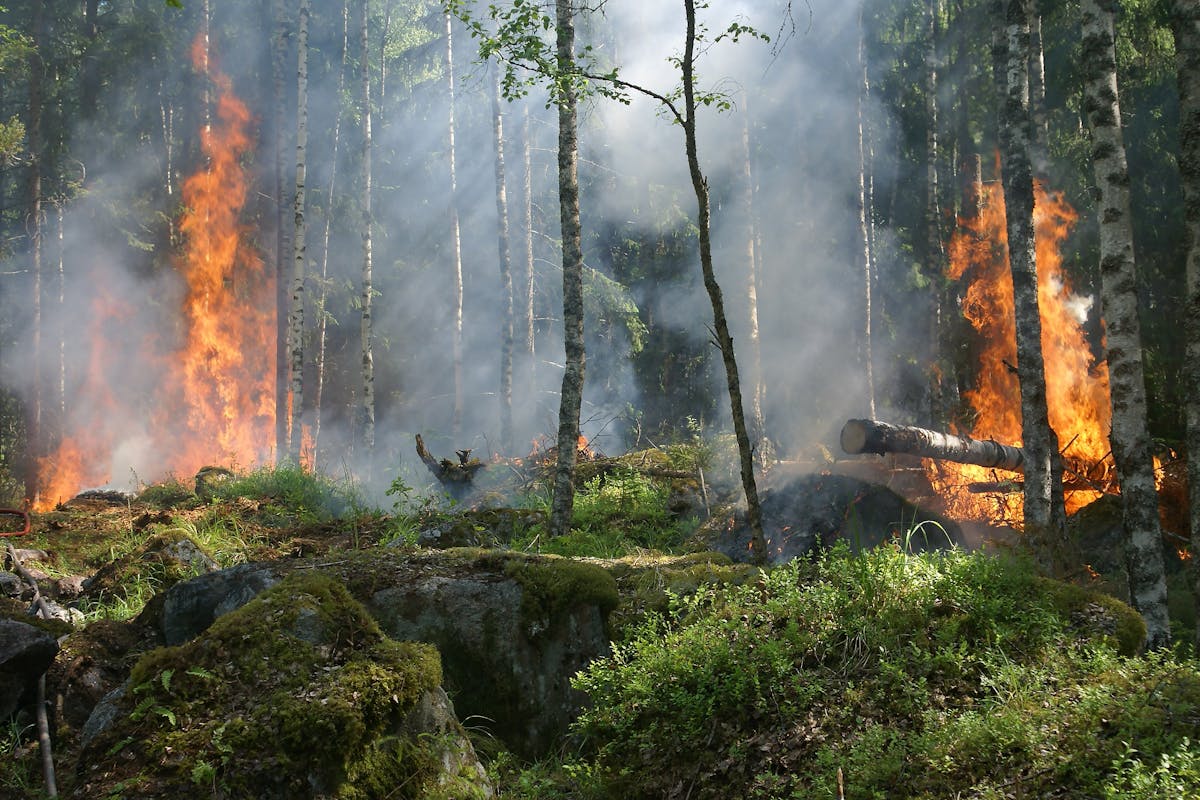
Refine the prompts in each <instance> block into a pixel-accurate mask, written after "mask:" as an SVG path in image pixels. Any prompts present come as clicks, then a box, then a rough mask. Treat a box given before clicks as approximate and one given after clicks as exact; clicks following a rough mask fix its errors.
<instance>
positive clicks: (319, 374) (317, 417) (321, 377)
mask: <svg viewBox="0 0 1200 800" xmlns="http://www.w3.org/2000/svg"><path fill="white" fill-rule="evenodd" d="M349 44H350V3H349V0H342V62H341V67H340V69H339V70H338V93H337V96H338V110H337V115H336V117H335V118H334V121H333V154H332V157H331V159H330V164H329V190H328V191H327V192H326V194H325V235H324V238H323V242H322V246H321V289H320V292H319V294H318V296H317V302H316V306H315V309H314V314H315V316H316V318H317V345H316V347H317V352H316V354H315V356H314V359H313V360H314V363H315V367H316V369H315V370H314V371H315V373H316V374H315V375H314V379H315V383H316V385H315V386H314V387H313V450H314V451H316V449H317V447H318V446H319V442H320V439H321V415H322V414H321V411H322V407H323V400H324V393H325V342H326V338H327V335H328V328H329V319H328V314H327V313H326V310H325V308H326V303H327V299H328V295H329V233H330V228H331V227H332V225H333V199H334V196H335V195H334V188H335V186H336V185H337V163H338V155H339V150H340V145H341V135H342V104H341V97H342V95H343V93H344V91H345V88H346V62H347V59H348V56H349Z"/></svg>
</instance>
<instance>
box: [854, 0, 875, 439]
mask: <svg viewBox="0 0 1200 800" xmlns="http://www.w3.org/2000/svg"><path fill="white" fill-rule="evenodd" d="M864 5H865V3H862V4H860V5H859V7H858V69H859V74H860V80H859V86H858V97H857V102H856V104H855V105H856V112H857V117H858V195H857V197H856V200H857V202H858V235H859V238H860V240H861V246H860V248H859V251H860V252H861V253H862V261H861V263H860V264H859V265H858V267H859V270H860V271H861V273H862V294H861V295H860V296H861V297H862V301H863V318H862V320H863V327H862V346H861V348H860V350H859V352H860V356H859V357H860V358H861V359H862V365H863V372H864V374H865V375H866V383H867V413H868V414H870V415H871V416H872V417H874V416H875V357H874V355H873V350H872V347H873V344H874V343H873V342H872V330H871V325H872V322H873V321H874V320H873V319H872V318H871V314H872V310H871V298H872V291H871V290H872V288H873V287H872V286H871V234H870V230H869V229H868V227H867V216H868V208H869V207H868V205H867V142H866V130H865V122H864V117H865V113H864V112H865V109H864V106H865V105H866V103H867V99H868V98H869V97H870V95H871V79H870V76H869V75H868V73H867V55H866V28H865V27H864V26H863V7H864Z"/></svg>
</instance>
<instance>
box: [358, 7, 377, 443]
mask: <svg viewBox="0 0 1200 800" xmlns="http://www.w3.org/2000/svg"><path fill="white" fill-rule="evenodd" d="M359 10H360V12H361V19H360V20H359V36H358V39H359V52H360V58H361V59H362V62H361V63H360V64H359V80H360V82H361V93H362V94H361V97H360V98H359V100H360V102H361V103H362V105H361V107H360V113H361V115H362V153H361V155H362V159H361V161H362V200H361V203H362V218H361V221H360V225H361V234H362V294H361V296H360V298H359V306H360V307H359V311H360V314H361V317H360V324H359V332H360V339H361V350H362V371H361V373H360V374H361V378H362V400H361V403H362V405H361V413H360V417H359V441H360V442H361V443H362V445H363V448H364V450H365V453H364V455H365V456H366V457H367V458H370V456H371V454H372V452H373V451H374V449H375V353H374V346H373V340H374V332H373V330H372V318H371V306H372V302H373V301H374V293H375V289H374V286H373V285H372V275H371V273H372V256H371V59H370V51H369V49H368V45H369V42H370V40H369V38H368V36H367V33H368V25H369V19H368V7H367V0H361V2H360V3H359Z"/></svg>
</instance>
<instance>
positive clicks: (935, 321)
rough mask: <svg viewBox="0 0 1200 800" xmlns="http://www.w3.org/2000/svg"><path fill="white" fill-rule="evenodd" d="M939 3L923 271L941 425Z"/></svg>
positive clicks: (933, 405) (932, 25) (929, 91)
mask: <svg viewBox="0 0 1200 800" xmlns="http://www.w3.org/2000/svg"><path fill="white" fill-rule="evenodd" d="M941 14H942V3H941V0H926V6H925V18H926V22H925V24H926V37H927V39H926V44H925V254H926V256H925V268H926V270H927V277H928V279H929V332H928V336H929V339H928V344H927V346H928V348H929V365H928V368H929V374H928V381H929V416H930V420H932V421H936V422H937V423H944V422H945V421H946V418H947V416H948V411H949V409H948V404H947V400H946V396H945V394H946V393H945V387H944V383H945V379H944V373H945V368H944V365H943V361H944V359H943V358H942V348H941V345H942V284H943V283H944V279H943V275H944V274H945V267H944V261H945V256H944V250H943V247H942V229H941V217H942V212H941V207H940V198H939V193H940V190H939V180H940V174H939V171H938V162H939V160H940V159H941V143H940V141H939V140H938V124H939V123H938V112H939V102H938V70H939V67H940V63H939V62H940V55H939V51H940V41H939V36H940V34H939V24H940V20H941Z"/></svg>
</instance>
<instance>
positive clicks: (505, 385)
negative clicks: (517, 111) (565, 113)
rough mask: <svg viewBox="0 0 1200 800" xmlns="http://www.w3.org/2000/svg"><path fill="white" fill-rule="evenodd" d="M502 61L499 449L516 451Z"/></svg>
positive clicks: (497, 121) (496, 116)
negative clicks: (514, 444) (514, 446)
mask: <svg viewBox="0 0 1200 800" xmlns="http://www.w3.org/2000/svg"><path fill="white" fill-rule="evenodd" d="M500 71H501V70H500V65H499V64H497V65H496V69H495V71H494V73H493V82H492V133H493V135H494V140H495V146H496V161H495V165H496V238H497V249H498V251H499V262H500V311H501V314H500V450H501V452H502V453H503V454H504V455H506V456H511V455H512V454H513V408H512V394H513V390H512V383H513V313H514V309H513V279H512V248H511V246H510V240H509V229H508V191H507V188H506V186H505V175H504V114H503V110H502V108H501V105H500Z"/></svg>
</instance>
